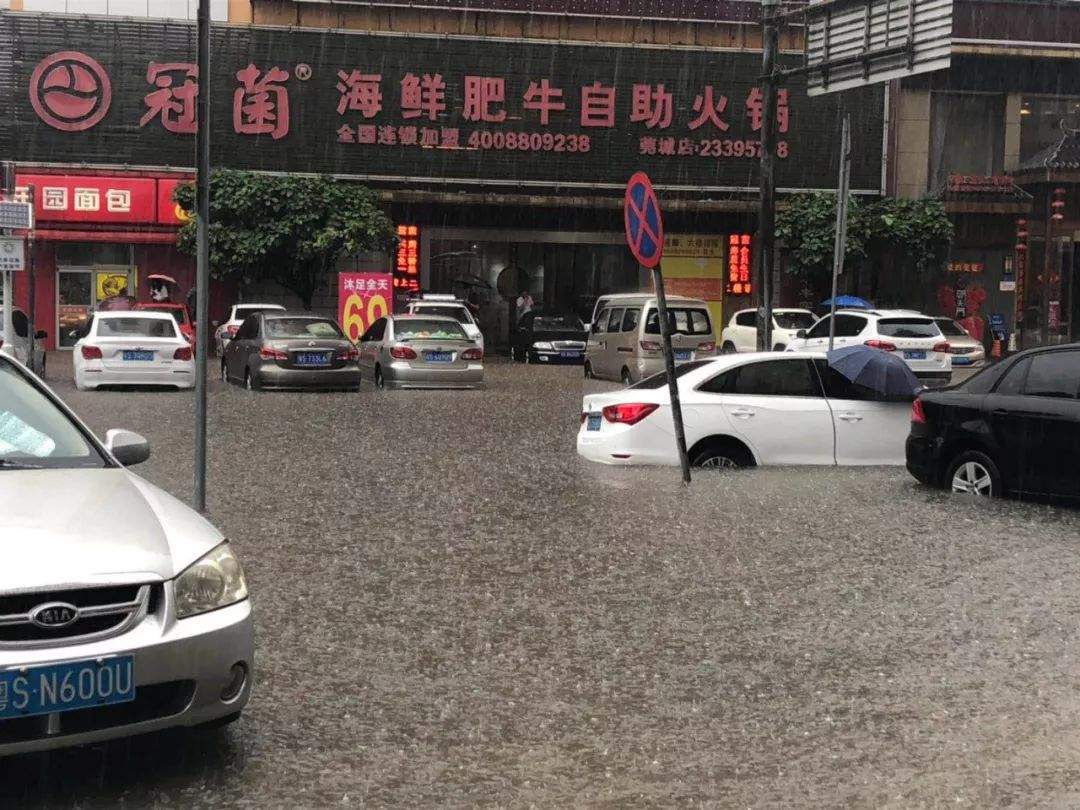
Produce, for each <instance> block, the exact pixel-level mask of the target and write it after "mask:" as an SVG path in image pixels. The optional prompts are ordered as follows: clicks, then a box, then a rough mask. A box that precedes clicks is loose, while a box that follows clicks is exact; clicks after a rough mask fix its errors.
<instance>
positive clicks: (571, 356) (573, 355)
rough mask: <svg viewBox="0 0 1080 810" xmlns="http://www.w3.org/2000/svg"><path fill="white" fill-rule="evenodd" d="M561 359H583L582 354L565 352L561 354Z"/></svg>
mask: <svg viewBox="0 0 1080 810" xmlns="http://www.w3.org/2000/svg"><path fill="white" fill-rule="evenodd" d="M559 357H565V358H567V359H571V360H573V359H577V358H578V357H581V352H575V351H563V352H559Z"/></svg>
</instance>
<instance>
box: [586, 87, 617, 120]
mask: <svg viewBox="0 0 1080 810" xmlns="http://www.w3.org/2000/svg"><path fill="white" fill-rule="evenodd" d="M581 125H582V126H583V127H613V126H615V88H614V87H605V86H603V85H602V84H600V82H593V83H592V84H589V85H586V86H584V87H582V88H581Z"/></svg>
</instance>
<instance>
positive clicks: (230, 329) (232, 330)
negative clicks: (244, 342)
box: [225, 326, 240, 337]
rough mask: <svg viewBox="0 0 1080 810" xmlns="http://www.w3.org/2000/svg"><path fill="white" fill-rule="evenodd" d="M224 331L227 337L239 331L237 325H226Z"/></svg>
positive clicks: (234, 335) (233, 335)
mask: <svg viewBox="0 0 1080 810" xmlns="http://www.w3.org/2000/svg"><path fill="white" fill-rule="evenodd" d="M225 331H226V332H228V333H229V337H236V333H237V332H239V331H240V327H239V326H226V327H225Z"/></svg>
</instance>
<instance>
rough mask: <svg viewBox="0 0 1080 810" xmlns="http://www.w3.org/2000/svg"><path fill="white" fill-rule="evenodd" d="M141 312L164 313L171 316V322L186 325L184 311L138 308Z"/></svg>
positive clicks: (167, 308)
mask: <svg viewBox="0 0 1080 810" xmlns="http://www.w3.org/2000/svg"><path fill="white" fill-rule="evenodd" d="M139 309H141V310H143V312H164V313H166V314H168V315H172V316H173V320H174V321H176V322H177V323H178V324H185V323H187V317H186V316H185V315H184V310H182V309H174V308H173V307H139Z"/></svg>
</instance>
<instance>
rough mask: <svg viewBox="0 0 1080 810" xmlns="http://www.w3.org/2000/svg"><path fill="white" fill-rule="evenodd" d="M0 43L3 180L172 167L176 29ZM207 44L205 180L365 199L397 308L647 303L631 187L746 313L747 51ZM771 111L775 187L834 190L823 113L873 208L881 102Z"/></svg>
mask: <svg viewBox="0 0 1080 810" xmlns="http://www.w3.org/2000/svg"><path fill="white" fill-rule="evenodd" d="M0 36H4V37H7V38H9V40H10V41H12V42H13V43H15V46H16V48H17V50H18V52H19V54H20V59H18V60H17V61H16V62H15V66H14V70H13V71H12V72H10V73H9V74H5V75H4V76H3V78H0V82H9V83H10V84H9V86H8V87H7V88H3V90H4V91H5V92H4V97H6V98H8V99H11V100H12V104H11V113H10V115H8V116H6V117H5V119H4V120H3V121H0V147H2V148H3V151H4V152H5V154H10V155H11V156H12V157H13V158H14V159H15V160H17V161H19V163H20V165H24V164H31V165H33V164H41V163H45V162H48V163H50V164H51V165H55V162H56V161H63V162H65V163H69V162H70V163H76V162H77V163H79V164H82V165H90V166H95V167H101V168H112V169H116V168H118V166H119V165H120V164H127V165H131V166H141V167H145V169H146V171H148V172H151V173H153V172H167V171H168V170H169V165H172V166H176V165H179V166H185V167H187V166H190V165H191V158H192V156H193V145H194V98H195V93H196V91H197V88H196V87H195V84H194V82H195V79H194V76H195V72H194V68H195V66H194V65H193V64H192V62H193V57H194V53H195V28H194V26H191V25H188V24H186V23H178V22H169V23H159V22H153V21H138V22H136V21H124V22H123V23H120V22H113V21H104V20H93V21H91V20H86V19H78V18H73V17H49V16H48V15H34V17H33V19H32V20H31V19H29V18H27V17H24V16H19V15H13V14H6V13H3V12H0ZM212 36H213V42H212V48H213V52H214V60H213V63H212V70H213V75H212V77H211V80H212V82H213V87H214V92H215V96H214V99H215V100H214V104H213V105H212V107H211V116H212V119H211V120H212V136H211V163H212V164H213V165H215V166H227V167H230V168H238V169H250V170H257V171H272V172H301V173H310V172H319V173H328V174H332V175H334V176H337V177H342V178H347V179H355V180H357V181H360V182H364V183H366V184H368V185H370V186H372V187H375V188H377V189H379V190H380V191H381V193H382V195H383V199H384V201H385V204H386V205H387V207H388V209H389V210H390V211H391V214H392V216H393V218H394V220H395V222H396V223H398V224H399V228H405V235H406V237H407V238H408V239H409V240H410V242H409V245H408V246H407V249H406V250H405V252H404V253H399V255H398V259H399V263H400V264H401V266H400V267H398V268H395V272H396V274H397V276H398V279H397V285H398V290H399V291H406V290H416V289H424V290H427V291H433V292H434V291H455V292H462V291H464V290H466V289H468V290H470V291H472V292H473V293H474V294H475V295H478V296H482V297H487V298H491V299H493V300H494V302H495V303H494V304H493V305H492V306H493V309H494V310H496V311H502V309H503V308H504V307H503V305H504V304H505V303H506V300H507V299H508V298H509V297H512V296H516V295H517V294H518V293H519V292H520V291H521V290H520V289H518V288H519V287H522V286H525V287H528V288H529V289H530V291H531V293H532V295H533V298H534V299H535V300H536V301H537V303H538V304H540V305H543V306H545V307H549V308H553V309H558V310H561V311H577V312H578V313H581V314H584V313H585V312H587V311H590V310H591V306H592V301H594V300H595V298H596V296H598V295H600V294H602V293H606V292H615V291H624V290H638V289H642V288H643V287H647V285H648V284H649V281H648V277H647V276H646V275H645V274H642V273H641V272H640V271H639V269H638V268H637V267H636V265H634V264H633V263H632V262H631V260H630V258H629V255H628V253H627V251H626V250H625V248H623V247H621V240H622V236H621V234H622V212H621V203H622V195H623V189H624V187H625V183H626V180H627V178H628V177H629V176H630V175H631V174H632V173H633V172H635V171H638V170H645V171H647V172H648V173H649V175H650V176H651V178H652V180H653V184H654V186H655V187H656V188H657V189H658V191H659V193H660V195H661V198H662V201H663V203H664V207H665V220H666V221H665V226H666V230H667V232H668V233H669V234H672V235H677V236H679V237H680V238H681V239H683V240H685V242H683V243H682V244H683V249H682V250H681V253H682V254H683V255H679V256H673V258H677V259H679V260H684V261H682V267H681V268H680V269H679V271H678V274H679V277H680V278H682V279H683V281H682V282H680V284H681V285H682V286H683V287H684V288H685V289H687V290H698V291H700V292H701V293H702V294H708V295H709V296H711V298H710V302H711V303H712V304H713V305H714V310H715V311H717V312H720V311H721V310H720V308H721V307H724V308H730V305H732V304H733V305H735V306H743V305H745V304H746V303H747V302H749V300H750V296H751V295H752V293H753V290H752V287H751V264H752V254H753V247H752V246H753V234H752V232H753V226H754V223H755V221H756V208H757V200H756V198H757V187H758V165H759V157H760V140H759V137H760V129H761V121H762V106H763V99H762V96H761V91H760V88H759V87H758V76H759V75H760V69H761V56H760V53H759V52H757V51H750V50H736V49H729V50H725V49H716V48H709V49H706V48H703V47H677V46H659V47H658V46H641V45H638V46H628V45H613V44H587V43H569V42H552V41H550V40H543V41H541V40H524V39H500V38H481V37H460V36H432V35H420V34H400V35H397V34H387V33H368V32H355V33H354V32H342V31H330V32H327V31H312V30H303V29H284V28H260V27H252V26H243V27H236V26H233V27H230V26H220V27H216V28H215V29H214V31H213V32H212ZM787 59H791V60H792V61H794V59H795V57H794V56H785V57H784V60H787ZM61 64H62V65H63V66H64V68H63V71H62V72H57V67H56V66H57V65H61ZM68 68H71V70H72V71H74V75H79V76H81V77H83V79H84V80H85V82H84V84H85V87H80V92H79V95H78V96H72V95H65V85H64V82H68V81H70V79H69V77H70V76H71V75H73V74H72V73H70V72H68ZM778 111H779V116H778V120H779V134H778V140H779V144H778V151H777V187H778V188H779V189H780V190H781V193H783V192H784V191H792V190H799V189H821V188H832V187H835V183H836V175H837V165H836V160H837V154H836V153H837V150H836V149H835V142H836V133H837V132H838V131H839V127H840V121H841V119H842V117H843V115H844V113H845V112H850V113H851V115H852V118H853V120H852V124H853V127H854V128H855V130H856V131H857V132H859V133H860V136H861V137H860V138H859V139H857V142H856V148H855V152H854V155H853V161H852V174H851V185H852V188H853V189H854V190H856V191H857V192H860V193H869V194H879V193H880V192H881V188H882V179H883V178H882V164H883V160H882V153H883V144H884V111H885V103H884V91H883V90H882V89H881V88H867V89H862V90H856V91H852V92H851V93H844V94H836V95H832V94H830V95H826V96H821V97H817V98H813V99H811V98H809V97H808V96H807V94H806V91H805V84H804V83H802V82H801V81H800V80H797V79H792V80H791V81H790V84H788V85H787V86H785V87H784V88H783V89H782V90H781V93H780V100H779V110H778ZM155 225H156V226H160V225H164V223H160V222H158V223H155ZM155 238H156V234H155ZM410 251H411V252H410ZM732 251H734V252H732ZM134 254H135V257H134V258H132V256H131V255H129V257H128V261H129V270H130V268H135V267H136V266H137V265H138V264H139V262H138V255H137V254H138V249H137V248H136V249H135V250H134ZM105 258H107V259H108V260H109V261H110V262H111V261H113V260H114V259H117V258H118V257H117V256H108V257H105ZM95 261H96V259H95ZM695 263H696V264H695ZM694 267H697V268H698V269H697V271H696V272H699V273H700V274H701V275H699V276H693V275H682V274H684V273H692V272H695V271H694ZM138 272H139V273H140V274H141V273H142V269H141V267H140V268H139V270H138ZM500 279H501V280H500ZM511 282H512V283H511ZM81 294H82V293H81V292H80V295H81ZM724 299H727V301H728V303H726V304H725V303H724ZM72 306H74V305H72Z"/></svg>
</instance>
